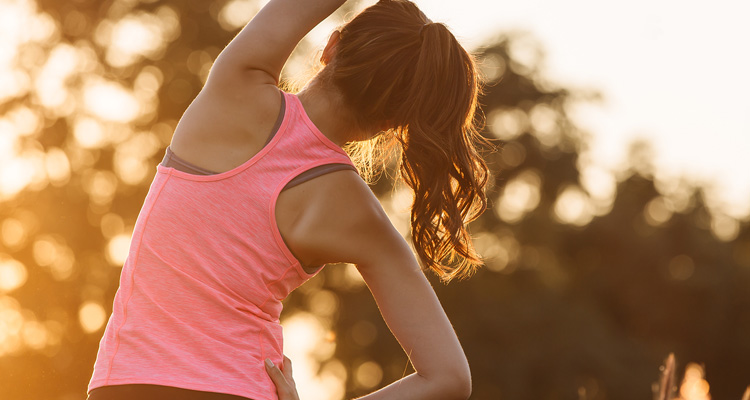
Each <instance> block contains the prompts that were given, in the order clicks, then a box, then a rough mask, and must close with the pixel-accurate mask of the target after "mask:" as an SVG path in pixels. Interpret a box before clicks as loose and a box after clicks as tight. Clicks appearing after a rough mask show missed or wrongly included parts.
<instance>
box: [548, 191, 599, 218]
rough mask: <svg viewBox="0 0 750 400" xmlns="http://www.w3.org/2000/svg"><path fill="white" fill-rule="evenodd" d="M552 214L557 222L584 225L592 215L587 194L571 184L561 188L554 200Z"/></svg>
mask: <svg viewBox="0 0 750 400" xmlns="http://www.w3.org/2000/svg"><path fill="white" fill-rule="evenodd" d="M554 216H555V218H556V219H557V220H558V221H559V222H562V223H566V224H571V225H576V226H584V225H586V224H588V223H589V222H591V219H592V218H593V216H594V215H593V209H592V207H591V203H590V199H589V197H588V195H586V193H585V192H584V191H583V190H581V188H580V187H578V186H573V185H571V186H568V187H566V188H565V189H563V191H562V193H561V194H560V196H558V198H557V201H555V206H554Z"/></svg>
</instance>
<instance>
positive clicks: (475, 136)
mask: <svg viewBox="0 0 750 400" xmlns="http://www.w3.org/2000/svg"><path fill="white" fill-rule="evenodd" d="M335 35H337V37H335V38H334V40H332V42H335V52H332V55H330V57H329V58H330V59H328V60H327V61H328V63H327V65H326V67H325V69H324V71H325V72H324V73H325V76H326V81H327V82H329V83H330V84H333V85H334V86H335V88H336V89H337V90H338V91H339V92H340V93H341V96H342V99H343V100H344V101H345V102H346V107H347V108H348V109H349V110H350V111H351V113H352V115H353V116H354V119H355V123H356V125H357V127H358V128H359V129H360V130H362V131H368V130H369V131H371V132H378V131H387V132H386V133H385V134H379V135H377V136H376V137H375V138H374V139H373V140H370V141H367V142H354V143H352V144H351V145H350V147H349V150H350V154H352V155H353V157H352V158H353V159H354V160H355V161H359V166H360V169H361V170H363V172H365V175H367V176H368V177H371V176H372V175H371V174H372V172H373V171H372V166H373V165H374V164H373V163H372V154H373V152H374V153H376V154H377V153H379V154H383V153H386V151H384V150H383V147H388V142H390V144H391V145H393V144H394V143H395V144H400V146H397V147H398V148H400V150H401V151H402V153H401V157H400V161H401V163H400V175H401V177H402V178H403V179H404V181H405V182H406V184H407V185H409V186H410V187H411V188H412V189H413V191H414V195H415V196H414V204H413V206H412V215H411V225H412V236H413V240H414V244H415V247H416V249H417V253H418V255H419V257H420V259H421V260H422V262H423V264H424V265H425V266H426V267H429V268H431V269H433V270H434V271H436V272H437V273H438V274H439V275H440V276H441V277H442V278H443V279H445V280H450V279H452V278H453V277H456V276H459V277H463V276H468V275H469V274H470V273H471V272H472V271H473V269H474V268H475V267H476V266H477V265H478V264H479V263H480V260H479V257H478V256H477V254H476V252H475V251H474V249H473V247H472V244H471V238H470V236H469V234H468V231H467V230H466V228H465V224H466V223H467V222H468V221H470V220H473V219H475V218H476V217H477V216H478V215H479V214H480V213H481V212H482V211H483V210H484V208H485V207H486V200H485V197H484V188H485V185H486V183H487V180H488V170H487V167H486V165H485V163H484V161H483V160H482V158H481V157H480V156H479V154H478V152H477V149H476V145H477V143H478V142H483V141H484V139H483V138H482V137H481V135H479V133H478V126H477V125H478V123H479V122H478V121H479V119H478V118H477V115H475V114H476V111H477V96H478V95H479V92H480V85H479V80H478V76H477V70H476V66H475V63H474V59H473V57H472V56H471V55H470V54H469V53H468V52H467V51H466V50H465V49H464V48H463V47H462V46H461V45H460V44H459V42H458V41H457V40H456V38H455V37H454V36H453V34H452V33H451V32H450V31H449V30H448V28H447V27H446V26H445V25H443V24H441V23H433V22H432V21H430V20H429V19H428V18H427V17H426V16H425V15H424V13H422V11H420V10H419V8H417V6H416V5H415V4H414V3H412V2H410V1H407V0H381V1H379V2H378V3H377V4H375V5H373V6H371V7H368V8H366V9H365V10H363V11H362V12H361V13H359V14H358V15H357V16H356V17H354V18H353V19H352V20H351V21H350V22H349V23H347V24H346V25H344V26H343V28H341V30H340V33H338V34H336V33H335ZM329 47H330V43H329ZM324 57H325V55H324ZM485 143H486V141H485ZM363 154H365V155H366V157H364V159H363V158H362V157H361V156H362V155H363ZM445 262H448V264H450V265H444V263H445Z"/></svg>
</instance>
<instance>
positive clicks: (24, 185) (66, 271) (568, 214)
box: [0, 0, 750, 400]
mask: <svg viewBox="0 0 750 400" xmlns="http://www.w3.org/2000/svg"><path fill="white" fill-rule="evenodd" d="M4 7H8V8H7V9H5V10H4V11H8V12H14V13H16V14H12V15H18V16H19V18H18V20H17V25H16V26H17V28H18V29H17V31H18V32H17V34H15V35H12V36H8V37H6V39H7V38H10V39H7V40H15V42H13V44H14V45H16V48H17V52H16V54H14V57H12V60H11V63H10V64H8V66H7V67H6V66H3V67H2V68H4V69H3V70H2V71H0V72H2V75H4V76H8V77H10V78H9V79H5V78H3V79H4V80H2V82H3V85H4V86H2V88H3V89H0V115H2V117H0V132H2V135H3V136H2V137H0V151H3V152H2V153H0V158H2V160H0V167H2V171H0V204H1V207H0V239H1V240H0V246H1V247H0V278H1V280H0V398H2V399H4V400H6V399H7V400H17V399H30V398H39V399H60V400H66V399H71V400H72V399H81V398H83V397H85V389H86V384H87V382H88V379H89V377H90V373H91V370H92V366H93V362H94V359H95V355H96V350H97V347H98V342H99V339H100V337H101V333H102V329H103V327H104V324H105V323H106V318H107V316H108V315H109V313H110V312H111V304H112V299H113V296H114V293H115V291H116V289H117V286H118V278H119V273H120V266H121V265H122V262H123V261H124V255H125V254H126V251H127V245H128V243H129V235H130V232H131V231H132V227H133V224H134V223H135V219H136V217H137V214H138V211H139V209H140V206H141V204H142V202H143V199H144V197H145V195H146V192H147V190H148V185H149V182H150V179H149V178H150V177H152V176H153V173H154V168H155V165H156V164H157V163H158V162H159V160H160V159H161V156H162V155H163V151H164V148H165V147H166V146H167V145H168V143H169V141H170V139H171V135H172V131H173V129H174V126H175V124H176V121H177V120H178V119H179V117H180V115H181V114H182V112H183V110H184V109H185V108H186V107H187V105H188V104H189V102H190V101H191V100H192V99H193V98H194V96H195V95H196V94H197V93H198V91H199V90H200V87H201V85H202V83H203V81H204V80H205V77H206V75H207V72H208V69H209V68H210V65H211V62H212V60H213V59H214V58H215V57H216V55H217V54H218V53H219V51H220V50H221V48H222V47H223V46H224V45H225V44H226V43H228V42H229V40H231V38H232V35H233V34H234V33H235V32H236V31H237V29H239V28H240V27H241V26H242V25H243V24H244V23H245V22H246V21H247V20H248V19H249V18H250V17H251V16H252V15H253V14H254V13H255V12H257V10H258V7H259V2H256V1H241V0H218V1H213V2H205V1H197V0H188V1H185V0H182V1H177V0H149V1H138V0H110V1H103V2H102V1H93V0H74V1H70V2H58V1H50V0H38V1H37V2H36V3H34V2H32V1H31V0H27V1H23V0H19V1H15V2H10V3H8V5H7V6H4ZM354 8H356V3H352V4H348V5H347V8H345V9H343V10H341V11H340V12H339V13H338V18H340V17H341V16H342V15H344V14H345V13H347V12H348V11H350V10H352V9H354ZM334 20H335V18H334ZM22 28H23V29H22ZM531 42H532V41H530V40H529V37H525V36H523V35H519V34H512V35H509V36H501V37H499V38H497V39H496V40H494V41H492V42H491V44H490V45H488V46H487V47H484V48H481V49H479V50H478V52H477V54H478V57H479V59H480V60H481V68H482V71H483V73H484V74H485V76H486V77H487V80H488V82H489V85H488V87H487V90H486V93H485V94H484V96H483V97H482V100H481V103H482V104H483V110H484V112H485V113H486V115H487V122H488V124H487V129H486V131H485V132H484V133H485V134H486V135H487V136H488V137H493V138H497V139H500V140H502V141H503V152H502V153H495V154H488V155H487V158H488V162H489V163H490V164H491V165H492V166H493V169H494V170H495V173H496V175H495V179H494V182H493V187H492V189H491V191H490V193H489V196H490V199H491V202H492V207H491V208H490V209H489V210H488V211H487V212H486V213H485V214H484V215H483V217H482V218H480V219H479V220H477V221H475V222H474V223H473V224H472V231H473V232H474V234H475V236H476V244H477V246H478V248H479V249H480V250H481V251H482V252H483V254H485V256H486V257H487V266H486V268H484V269H483V270H481V271H479V272H478V273H477V275H476V276H475V277H473V278H472V279H470V280H467V281H464V282H456V283H453V284H451V285H449V286H443V285H440V284H439V283H437V281H436V280H435V281H434V282H435V285H434V286H435V288H436V290H437V292H438V295H439V296H440V298H441V300H442V302H443V304H444V306H445V308H446V312H447V313H448V315H449V317H450V318H451V321H452V322H453V324H454V327H455V329H456V331H457V332H458V334H459V337H460V339H461V340H462V343H463V345H464V348H465V350H466V352H467V355H468V357H469V361H470V363H471V365H472V371H473V377H474V395H473V398H476V399H494V398H506V399H527V398H561V399H574V398H576V399H578V398H586V399H633V398H647V397H648V396H649V395H650V393H651V390H650V388H651V384H652V383H653V382H655V381H656V379H657V378H658V366H659V365H660V363H661V361H662V360H663V358H664V357H665V356H666V354H667V353H669V352H670V351H674V352H675V353H676V354H677V356H678V358H679V359H684V360H694V361H698V362H701V363H705V365H706V370H707V374H708V375H707V380H708V381H709V382H711V385H712V386H711V391H712V394H713V395H714V396H715V397H716V398H740V396H741V393H742V390H743V388H744V387H745V385H747V383H748V380H749V379H748V377H750V367H748V365H747V362H746V360H747V359H748V356H749V355H750V341H748V340H747V338H748V337H750V315H748V310H750V291H748V290H747V287H748V284H749V283H750V229H748V223H747V222H739V221H734V220H731V219H728V218H726V217H722V215H721V214H717V213H716V211H715V210H709V209H708V208H707V206H706V204H705V201H704V199H703V196H702V194H701V191H700V190H699V189H696V188H694V187H692V186H690V185H689V184H688V183H685V182H667V183H663V182H659V181H657V180H655V179H654V178H653V176H652V174H651V173H652V171H651V170H650V166H649V161H650V158H649V157H650V156H649V155H648V148H647V147H646V146H644V145H643V144H637V145H634V147H633V151H632V159H631V166H630V169H629V170H628V171H622V173H621V175H620V176H619V177H618V178H617V179H615V178H614V177H613V176H612V175H611V174H608V173H607V172H606V171H605V172H602V171H598V170H596V169H595V168H592V167H591V166H590V165H587V164H586V162H585V157H581V156H582V155H584V156H585V154H586V148H585V143H586V134H585V132H581V131H580V130H579V129H578V128H577V127H576V126H575V125H574V124H573V123H572V122H571V121H570V119H569V117H568V114H567V110H568V106H570V105H571V104H573V103H575V102H581V101H596V100H597V98H598V95H597V94H596V93H595V92H591V93H587V92H585V91H582V90H576V91H572V90H566V89H561V88H557V87H555V86H554V85H552V84H551V83H549V82H547V81H545V79H544V77H543V75H542V74H541V72H540V71H539V66H540V65H541V63H542V58H541V55H542V51H541V49H540V48H538V47H534V45H533V43H531ZM314 45H315V46H319V45H321V43H316V44H314ZM312 46H313V44H312V43H310V42H309V41H303V43H301V44H300V46H299V47H298V51H297V52H296V53H295V55H294V56H293V58H292V61H291V62H290V65H289V66H290V68H291V69H292V70H289V71H287V73H285V77H286V78H287V79H290V78H291V77H293V76H294V75H296V73H297V72H299V71H301V70H304V68H305V67H300V66H301V65H304V63H306V62H308V58H307V56H306V54H309V53H310V52H311V49H312V48H313V47H312ZM519 49H520V50H521V51H519ZM524 50H525V51H524ZM519 54H526V55H527V57H520V56H519ZM529 54H532V55H535V57H536V58H534V57H532V58H531V59H529V57H528V55H529ZM521 60H525V61H523V62H522V61H521ZM295 69H296V70H295ZM6 82H10V83H8V84H7V85H6V84H5V83H6ZM11 83H12V84H11ZM6 133H7V134H6ZM6 144H7V145H6ZM8 148H9V149H12V150H13V153H12V154H10V153H8V152H7V151H6V150H5V149H8ZM6 156H7V157H6ZM11 156H12V157H11ZM29 171H32V172H29ZM373 189H374V190H375V191H376V192H377V193H378V194H379V195H380V196H381V199H382V201H383V203H384V206H385V207H386V209H387V210H389V212H390V213H391V214H392V217H393V219H394V222H395V223H396V224H401V225H403V216H400V215H399V213H398V211H399V210H400V209H402V208H403V207H404V205H405V203H404V201H403V199H404V195H403V194H404V192H403V188H401V187H399V186H396V187H395V188H394V187H393V185H392V182H391V181H389V180H387V179H383V180H381V181H380V182H379V183H378V184H377V185H375V186H374V187H373ZM392 193H393V196H391V194H392ZM406 197H407V198H408V195H407V196H406ZM406 205H408V204H406ZM352 271H353V269H352V267H351V266H330V267H328V268H326V270H325V271H323V272H322V273H321V274H320V275H319V276H318V277H316V278H315V279H314V280H313V281H311V282H310V283H308V284H307V285H306V286H303V287H302V288H301V289H300V290H299V291H297V292H295V293H294V294H293V295H292V296H290V298H289V299H287V301H286V305H287V310H286V311H285V315H286V316H287V317H292V316H294V315H295V313H308V312H309V313H311V314H313V315H316V316H317V318H318V319H319V320H320V321H321V325H322V326H323V327H325V328H327V329H328V328H330V329H331V330H332V332H334V333H335V336H334V335H331V338H333V337H335V344H336V347H335V353H334V354H333V356H332V357H331V356H330V354H328V355H325V354H324V355H322V356H320V361H321V371H323V370H326V368H328V370H335V369H336V365H343V367H344V370H345V371H346V397H352V396H357V395H362V394H364V393H366V392H368V391H370V390H371V389H372V388H373V387H377V386H379V385H383V384H386V383H388V382H390V381H392V380H395V379H398V378H400V377H401V376H403V375H404V374H406V373H408V371H409V366H408V360H407V357H406V356H405V355H404V354H403V352H402V351H401V349H400V348H399V346H398V344H397V343H396V341H395V340H394V339H393V337H392V336H391V334H390V333H389V332H388V329H387V327H386V326H385V324H384V323H383V322H382V320H381V318H380V316H379V314H378V310H377V307H376V305H375V303H374V301H373V300H372V298H371V296H370V294H369V293H368V291H367V289H366V287H365V286H364V285H363V284H362V282H361V280H358V279H357V277H356V274H353V273H352ZM321 304H328V305H331V307H322V306H321ZM303 396H304V394H303Z"/></svg>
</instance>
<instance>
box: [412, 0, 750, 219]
mask: <svg viewBox="0 0 750 400" xmlns="http://www.w3.org/2000/svg"><path fill="white" fill-rule="evenodd" d="M417 4H419V5H420V7H421V8H422V9H423V10H424V12H425V14H426V15H427V16H428V17H430V18H431V19H432V20H434V21H436V22H444V23H446V24H447V25H448V26H449V27H450V28H451V30H452V31H453V32H454V34H455V35H456V36H457V37H458V38H459V40H460V41H461V42H462V43H463V44H464V45H465V46H466V47H469V48H473V47H475V46H478V45H480V44H481V43H483V42H484V41H486V39H487V38H490V37H492V36H493V35H495V34H497V33H502V32H508V31H522V32H526V33H528V34H529V38H531V39H532V40H535V41H537V42H538V43H539V44H540V45H541V47H542V49H543V50H544V52H545V54H546V58H545V60H544V64H543V67H542V73H543V75H544V76H545V77H547V78H549V79H550V80H552V81H553V82H555V83H557V84H559V85H561V86H564V87H569V88H576V87H580V88H593V89H598V90H599V91H601V92H602V94H603V95H604V103H603V104H601V105H588V106H587V105H580V106H579V107H576V108H574V109H573V110H572V115H571V116H572V118H573V120H574V121H575V122H576V123H577V124H578V125H579V126H580V127H582V128H584V129H586V130H587V131H589V132H590V133H591V134H592V139H591V143H590V144H589V145H590V149H591V150H590V154H589V156H590V157H591V162H592V163H593V164H595V165H597V166H599V167H601V168H606V169H608V170H617V169H620V168H621V167H622V166H623V165H624V162H625V160H626V155H627V149H628V144H629V143H631V142H632V141H633V140H636V139H646V140H648V141H650V142H651V143H652V144H653V147H654V150H655V155H656V159H655V160H654V164H655V167H656V175H657V178H660V179H661V178H664V179H668V178H670V177H680V176H686V177H689V179H691V180H693V181H695V182H696V183H700V184H703V185H705V186H708V187H710V188H711V189H710V192H709V194H710V195H711V199H710V201H712V202H714V203H715V204H716V205H720V206H721V207H723V208H724V210H725V212H728V213H729V214H730V215H734V216H737V217H742V216H745V215H748V213H750V157H748V156H747V154H748V153H750V100H748V93H750V74H748V71H750V56H748V54H747V50H746V47H747V38H750V24H747V23H746V16H747V15H750V14H748V11H750V5H748V4H747V3H746V2H744V1H729V0H718V1H714V2H711V4H710V5H708V3H706V2H684V1H672V0H669V1H668V0H630V1H627V2H602V1H595V0H570V1H565V2H560V1H553V0H526V1H520V2H519V1H517V2H501V1H496V0H464V1H460V2H455V1H445V0H422V1H418V2H417ZM474 7H478V8H480V9H481V10H484V11H483V12H481V13H472V12H471V9H472V8H474ZM742 38H745V39H742ZM742 42H744V43H745V45H744V46H742V45H741V44H742ZM521 53H522V52H521Z"/></svg>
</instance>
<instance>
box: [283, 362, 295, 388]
mask: <svg viewBox="0 0 750 400" xmlns="http://www.w3.org/2000/svg"><path fill="white" fill-rule="evenodd" d="M282 371H283V372H284V377H285V378H286V379H287V380H288V381H289V382H292V381H294V378H292V360H290V359H289V357H287V356H284V362H283V366H282Z"/></svg>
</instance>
